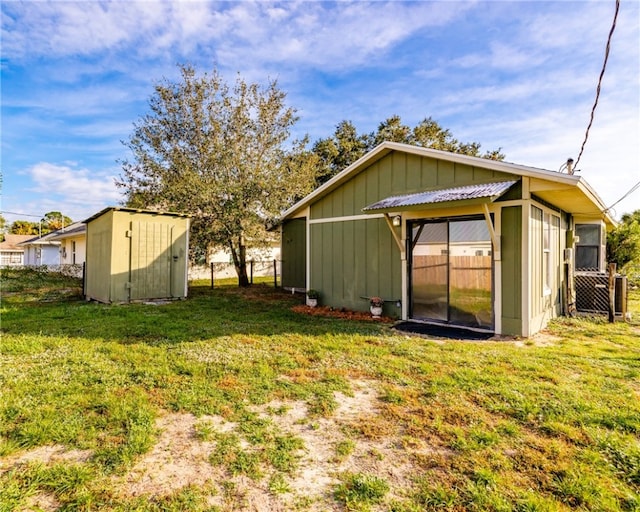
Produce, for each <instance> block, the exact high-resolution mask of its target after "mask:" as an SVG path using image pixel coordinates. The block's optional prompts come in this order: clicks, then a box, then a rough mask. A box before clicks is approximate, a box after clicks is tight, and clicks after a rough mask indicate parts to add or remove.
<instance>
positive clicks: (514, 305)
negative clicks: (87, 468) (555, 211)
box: [496, 206, 522, 335]
mask: <svg viewBox="0 0 640 512" xmlns="http://www.w3.org/2000/svg"><path fill="white" fill-rule="evenodd" d="M501 215H502V217H501V225H502V236H501V249H502V260H501V263H502V265H501V266H502V290H501V292H502V315H501V316H502V333H503V334H516V335H519V334H521V333H522V207H521V206H512V207H508V208H502V214H501ZM496 314H500V312H496Z"/></svg>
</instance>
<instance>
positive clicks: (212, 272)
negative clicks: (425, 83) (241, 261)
mask: <svg viewBox="0 0 640 512" xmlns="http://www.w3.org/2000/svg"><path fill="white" fill-rule="evenodd" d="M280 272H281V261H279V260H275V259H274V260H251V261H249V262H247V276H248V277H249V282H250V283H253V280H254V278H257V277H260V278H265V277H268V278H270V279H272V280H273V283H274V284H275V286H278V284H279V283H281V281H280V276H281V275H282V274H281V273H280ZM237 276H238V274H237V273H236V268H235V266H234V265H233V263H229V262H223V261H217V262H211V263H210V264H208V265H189V270H188V278H189V281H193V280H196V279H208V280H211V281H212V282H214V281H216V280H218V279H233V278H237Z"/></svg>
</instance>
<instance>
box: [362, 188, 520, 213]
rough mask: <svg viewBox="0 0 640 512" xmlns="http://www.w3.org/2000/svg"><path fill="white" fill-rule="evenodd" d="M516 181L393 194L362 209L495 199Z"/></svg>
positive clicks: (384, 208)
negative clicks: (399, 194)
mask: <svg viewBox="0 0 640 512" xmlns="http://www.w3.org/2000/svg"><path fill="white" fill-rule="evenodd" d="M516 183H517V180H514V181H499V182H496V183H482V184H479V185H478V184H474V185H466V186H463V187H453V188H443V189H438V190H428V191H425V192H418V193H416V194H405V195H401V196H391V197H387V198H385V199H383V200H381V201H377V202H375V203H373V204H370V205H369V206H365V207H364V208H363V209H362V211H365V212H368V211H379V210H391V209H394V210H396V209H399V208H406V207H411V206H421V205H426V204H434V203H446V202H449V201H465V200H469V199H489V201H495V200H496V199H497V198H498V197H500V196H501V195H502V194H504V193H505V192H506V191H507V190H509V189H510V188H511V187H512V186H513V185H515V184H516Z"/></svg>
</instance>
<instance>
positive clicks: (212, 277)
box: [211, 261, 213, 290]
mask: <svg viewBox="0 0 640 512" xmlns="http://www.w3.org/2000/svg"><path fill="white" fill-rule="evenodd" d="M211 289H212V290H213V261H212V262H211Z"/></svg>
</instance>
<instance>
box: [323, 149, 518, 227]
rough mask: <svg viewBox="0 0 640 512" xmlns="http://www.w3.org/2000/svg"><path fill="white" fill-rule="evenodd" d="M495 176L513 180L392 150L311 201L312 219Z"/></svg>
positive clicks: (357, 212) (358, 212)
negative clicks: (322, 195)
mask: <svg viewBox="0 0 640 512" xmlns="http://www.w3.org/2000/svg"><path fill="white" fill-rule="evenodd" d="M496 179H513V175H510V174H506V173H501V172H498V171H491V170H487V169H479V168H475V167H472V166H469V165H464V164H457V163H454V162H444V161H441V160H436V159H433V158H427V157H420V156H417V155H408V154H404V153H401V152H392V153H390V154H389V155H387V156H385V157H384V158H381V159H380V160H378V161H377V162H374V163H373V164H371V166H369V167H368V168H367V169H365V170H364V171H362V172H360V173H359V174H357V175H356V176H354V177H353V178H351V179H350V180H349V181H347V182H346V183H344V184H342V185H341V186H340V187H338V188H337V189H335V190H334V191H333V192H331V193H330V194H328V195H327V196H325V197H323V198H321V199H319V200H318V201H317V202H316V203H314V204H313V205H312V207H311V219H322V218H331V217H342V216H352V215H361V214H362V208H364V207H365V206H367V205H369V204H371V203H374V202H376V201H380V200H381V199H384V198H386V197H389V196H392V195H401V194H410V193H413V192H420V191H422V190H425V189H430V188H437V187H450V186H459V185H470V184H473V183H487V182H491V181H494V180H496Z"/></svg>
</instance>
